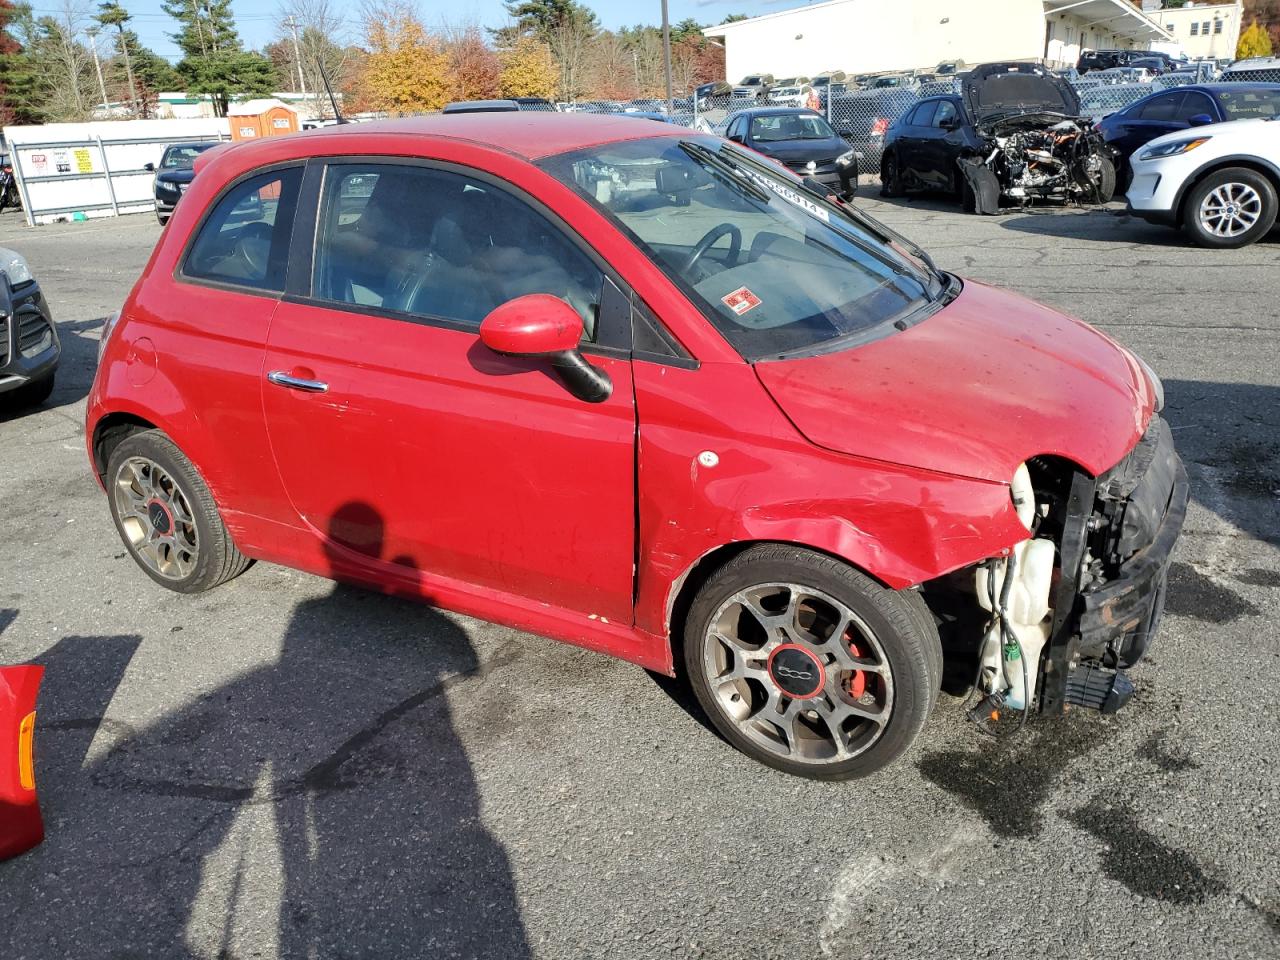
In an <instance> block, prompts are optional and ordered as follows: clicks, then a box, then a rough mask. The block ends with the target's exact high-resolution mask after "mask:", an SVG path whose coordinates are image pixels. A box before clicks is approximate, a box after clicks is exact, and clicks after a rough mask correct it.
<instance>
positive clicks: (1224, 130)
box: [1146, 117, 1280, 162]
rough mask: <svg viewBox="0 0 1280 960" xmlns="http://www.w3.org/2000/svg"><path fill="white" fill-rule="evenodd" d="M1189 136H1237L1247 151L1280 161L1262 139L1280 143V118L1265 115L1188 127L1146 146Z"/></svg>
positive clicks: (1163, 136) (1164, 135)
mask: <svg viewBox="0 0 1280 960" xmlns="http://www.w3.org/2000/svg"><path fill="white" fill-rule="evenodd" d="M1188 137H1235V138H1238V139H1239V140H1241V141H1243V142H1244V144H1247V145H1248V148H1247V149H1246V150H1245V152H1247V153H1252V154H1261V155H1262V156H1264V157H1267V158H1269V159H1272V160H1275V161H1277V162H1280V156H1275V155H1274V154H1272V153H1271V151H1270V150H1268V149H1266V148H1265V146H1264V142H1263V140H1262V138H1266V139H1267V140H1269V141H1270V142H1271V143H1272V144H1277V145H1280V120H1268V119H1266V118H1265V117H1246V118H1245V119H1243V120H1224V121H1223V122H1222V123H1206V124H1205V125H1204V126H1201V127H1187V128H1185V129H1183V130H1175V131H1173V132H1172V133H1165V134H1161V135H1160V136H1158V137H1156V138H1155V139H1154V140H1151V141H1149V142H1148V143H1147V144H1146V146H1148V147H1155V146H1159V145H1160V144H1162V143H1172V142H1173V141H1174V140H1186V139H1187V138H1188ZM1242 149H1243V147H1242ZM1272 149H1274V148H1272Z"/></svg>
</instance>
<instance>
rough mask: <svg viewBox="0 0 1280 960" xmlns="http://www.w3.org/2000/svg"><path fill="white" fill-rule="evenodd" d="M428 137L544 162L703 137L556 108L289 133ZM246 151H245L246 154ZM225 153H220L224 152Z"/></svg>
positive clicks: (265, 146)
mask: <svg viewBox="0 0 1280 960" xmlns="http://www.w3.org/2000/svg"><path fill="white" fill-rule="evenodd" d="M353 135H354V136H356V137H365V136H367V137H370V138H373V137H382V138H386V137H394V136H404V137H428V138H435V137H438V138H441V139H447V140H466V141H469V142H471V143H474V144H477V145H479V146H485V147H490V148H492V149H495V150H501V151H503V152H505V153H510V154H515V155H516V156H520V157H523V158H524V159H526V160H540V159H542V158H543V157H549V156H553V155H555V154H558V153H568V152H570V151H573V150H581V149H583V148H584V147H592V146H597V145H599V144H603V143H614V142H617V141H619V140H640V139H643V138H648V137H655V136H658V137H661V136H679V135H688V136H695V135H697V131H696V130H692V129H690V128H687V127H677V126H673V125H671V124H665V125H663V124H657V123H654V122H653V121H652V120H647V119H642V118H635V117H628V116H627V115H626V114H597V113H556V112H551V111H537V110H535V111H514V110H513V111H509V112H496V113H455V114H448V115H444V114H437V115H435V116H429V117H403V118H400V119H394V120H373V121H369V122H367V123H344V124H335V125H334V126H330V127H321V128H319V129H317V130H305V131H303V132H301V133H294V134H289V137H290V138H291V139H295V142H296V140H300V139H302V138H304V137H306V138H311V139H312V140H314V141H315V143H316V147H317V153H319V152H322V150H323V147H322V146H321V145H322V144H323V141H324V140H325V139H326V138H328V137H350V136H353ZM280 139H284V138H281V137H264V138H263V139H261V140H251V141H247V142H244V143H240V144H236V145H234V146H230V145H228V147H229V149H234V150H236V151H237V154H238V155H240V156H242V157H244V160H245V162H251V160H250V158H249V156H248V153H249V151H254V152H257V151H261V152H269V150H270V145H271V142H272V141H273V140H280ZM242 151H243V152H242ZM221 152H222V151H218V153H221Z"/></svg>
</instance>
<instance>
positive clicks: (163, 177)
mask: <svg viewBox="0 0 1280 960" xmlns="http://www.w3.org/2000/svg"><path fill="white" fill-rule="evenodd" d="M195 175H196V171H195V169H194V168H192V167H180V168H178V169H176V170H162V171H161V172H160V173H157V174H156V180H158V181H160V182H161V183H190V182H191V181H192V180H193V179H195Z"/></svg>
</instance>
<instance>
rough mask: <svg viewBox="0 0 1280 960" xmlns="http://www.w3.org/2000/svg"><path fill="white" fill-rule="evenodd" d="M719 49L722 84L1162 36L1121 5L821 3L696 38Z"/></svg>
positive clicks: (1059, 55)
mask: <svg viewBox="0 0 1280 960" xmlns="http://www.w3.org/2000/svg"><path fill="white" fill-rule="evenodd" d="M703 33H704V34H706V35H707V36H708V37H711V38H713V39H716V40H720V41H721V42H722V43H723V44H724V47H725V74H726V77H725V79H727V80H729V81H730V82H736V81H738V80H740V79H742V78H743V77H744V76H746V75H747V74H750V73H771V74H773V75H774V76H776V77H783V76H795V75H797V74H802V75H808V76H812V75H813V74H815V73H818V72H820V71H823V70H844V71H846V72H848V73H873V72H876V71H879V70H909V69H919V68H927V67H933V66H935V65H937V64H938V63H941V62H942V61H944V60H963V61H965V62H966V63H969V64H976V63H986V62H990V61H994V60H1039V59H1042V58H1043V59H1046V60H1048V61H1050V63H1051V65H1071V66H1074V65H1075V62H1076V60H1077V59H1078V58H1079V56H1080V50H1081V48H1082V47H1087V48H1091V49H1095V50H1096V49H1115V48H1128V47H1136V48H1139V49H1144V50H1145V49H1147V48H1148V47H1149V45H1150V44H1151V43H1153V42H1169V41H1171V40H1172V39H1173V38H1172V37H1171V36H1170V34H1169V32H1168V31H1167V30H1166V29H1165V28H1164V27H1163V26H1161V25H1160V24H1158V23H1156V22H1155V21H1154V20H1151V19H1149V18H1148V17H1147V16H1144V15H1143V13H1142V11H1140V10H1139V9H1138V8H1137V7H1136V6H1134V5H1133V4H1132V3H1131V2H1129V0H892V2H886V0H828V2H826V3H814V4H810V5H809V6H805V7H797V8H795V9H793V10H781V11H779V12H777V13H770V14H766V15H765V16H762V17H753V18H752V19H750V20H739V21H737V22H736V23H723V24H720V25H719V26H715V27H708V28H707V29H706V30H704V31H703Z"/></svg>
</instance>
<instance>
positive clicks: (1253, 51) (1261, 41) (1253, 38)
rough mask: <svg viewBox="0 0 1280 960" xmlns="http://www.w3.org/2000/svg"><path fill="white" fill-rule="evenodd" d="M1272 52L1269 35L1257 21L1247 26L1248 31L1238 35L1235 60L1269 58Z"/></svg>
mask: <svg viewBox="0 0 1280 960" xmlns="http://www.w3.org/2000/svg"><path fill="white" fill-rule="evenodd" d="M1272 52H1273V51H1272V47H1271V34H1269V33H1268V32H1267V30H1266V28H1264V27H1263V26H1262V25H1261V24H1259V23H1258V21H1257V20H1254V21H1253V23H1251V24H1249V27H1248V29H1246V30H1245V31H1244V33H1242V34H1240V44H1239V46H1237V47H1236V59H1237V60H1244V59H1246V58H1247V57H1269V56H1271V54H1272Z"/></svg>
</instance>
